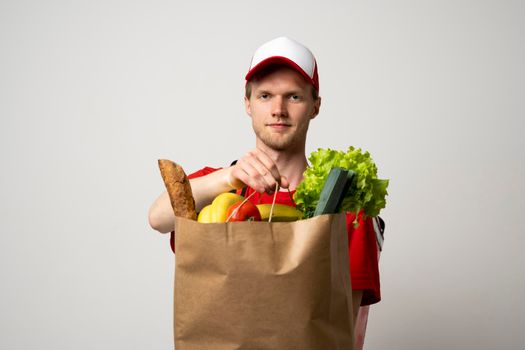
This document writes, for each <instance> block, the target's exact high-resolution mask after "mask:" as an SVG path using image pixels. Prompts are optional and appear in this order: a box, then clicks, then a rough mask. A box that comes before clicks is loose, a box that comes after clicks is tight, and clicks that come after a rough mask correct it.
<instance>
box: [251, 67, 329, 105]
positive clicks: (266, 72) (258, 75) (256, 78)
mask: <svg viewBox="0 0 525 350" xmlns="http://www.w3.org/2000/svg"><path fill="white" fill-rule="evenodd" d="M282 67H287V66H283V65H280V64H272V65H269V66H267V67H264V68H262V69H261V70H260V71H258V72H257V73H255V74H254V75H253V77H252V78H251V79H250V80H248V81H247V82H246V85H245V87H244V96H246V98H247V99H250V97H251V96H252V83H253V82H257V81H260V80H261V79H262V78H264V77H265V76H267V75H269V74H270V73H273V72H275V71H276V70H278V69H279V68H282ZM305 81H306V79H305ZM308 85H310V87H311V89H310V90H311V91H312V98H313V100H314V101H316V100H317V99H318V98H319V91H317V89H316V88H315V87H314V86H313V85H312V84H310V83H309V84H308Z"/></svg>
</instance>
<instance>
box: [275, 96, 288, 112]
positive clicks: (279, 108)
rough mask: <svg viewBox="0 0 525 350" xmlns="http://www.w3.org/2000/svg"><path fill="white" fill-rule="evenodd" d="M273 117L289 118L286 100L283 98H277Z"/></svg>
mask: <svg viewBox="0 0 525 350" xmlns="http://www.w3.org/2000/svg"><path fill="white" fill-rule="evenodd" d="M272 116H273V117H287V116H288V111H287V109H286V100H285V99H284V98H283V97H282V96H275V98H274V99H273V104H272Z"/></svg>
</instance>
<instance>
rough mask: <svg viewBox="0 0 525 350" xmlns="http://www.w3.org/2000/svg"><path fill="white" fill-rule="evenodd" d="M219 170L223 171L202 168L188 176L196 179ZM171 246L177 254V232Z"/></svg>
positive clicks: (173, 233) (173, 235)
mask: <svg viewBox="0 0 525 350" xmlns="http://www.w3.org/2000/svg"><path fill="white" fill-rule="evenodd" d="M219 169H222V168H210V167H208V166H207V167H204V168H202V169H201V170H198V171H196V172H194V173H191V174H190V175H188V179H195V178H197V177H201V176H204V175H208V174H211V173H213V172H215V171H217V170H219ZM170 245H171V250H172V251H173V253H175V232H174V231H171V235H170Z"/></svg>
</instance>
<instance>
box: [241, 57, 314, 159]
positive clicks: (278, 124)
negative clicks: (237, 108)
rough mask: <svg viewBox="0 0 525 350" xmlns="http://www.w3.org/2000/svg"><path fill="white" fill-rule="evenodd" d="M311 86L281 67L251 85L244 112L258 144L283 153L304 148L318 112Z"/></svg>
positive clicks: (299, 76) (289, 70)
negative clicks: (312, 122) (310, 124)
mask: <svg viewBox="0 0 525 350" xmlns="http://www.w3.org/2000/svg"><path fill="white" fill-rule="evenodd" d="M311 89H313V87H312V86H311V85H310V84H309V83H308V82H306V80H304V79H303V77H302V76H301V75H300V74H299V73H298V72H296V71H294V70H292V69H290V68H287V67H282V68H279V69H277V70H275V71H273V72H272V73H270V74H268V75H266V76H264V77H263V78H261V79H258V80H256V81H253V82H252V92H251V96H250V98H249V99H248V98H245V107H246V112H247V113H248V115H250V116H251V118H252V126H253V130H254V131H255V135H256V137H257V143H258V144H259V143H260V142H262V143H263V144H264V145H266V146H267V147H269V148H270V149H273V150H277V151H282V150H292V149H295V148H304V145H305V142H306V133H307V131H308V125H309V123H310V119H313V118H314V117H315V116H316V115H317V114H318V113H319V107H320V103H321V99H320V98H318V99H317V100H316V101H314V99H313V97H312V91H311Z"/></svg>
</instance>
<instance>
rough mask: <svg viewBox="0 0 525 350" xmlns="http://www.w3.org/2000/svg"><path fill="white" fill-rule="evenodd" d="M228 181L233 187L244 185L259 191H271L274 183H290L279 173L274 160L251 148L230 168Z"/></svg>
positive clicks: (281, 185) (281, 184) (286, 186)
mask: <svg viewBox="0 0 525 350" xmlns="http://www.w3.org/2000/svg"><path fill="white" fill-rule="evenodd" d="M228 182H229V184H230V185H231V186H232V187H234V188H242V187H244V186H245V185H246V186H249V187H251V188H253V189H254V190H256V191H257V192H260V193H263V192H268V193H272V192H273V191H275V185H276V184H279V186H280V187H284V188H288V186H289V185H290V184H289V183H288V180H287V179H286V177H284V176H281V175H280V174H279V170H277V166H276V165H275V162H274V161H273V160H272V159H271V158H270V157H269V156H268V155H267V154H266V153H264V152H263V151H262V150H260V149H254V150H251V151H250V152H248V153H246V154H245V155H244V156H242V157H241V158H240V159H239V160H237V163H236V164H235V165H233V166H232V167H231V168H230V173H229V178H228Z"/></svg>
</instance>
